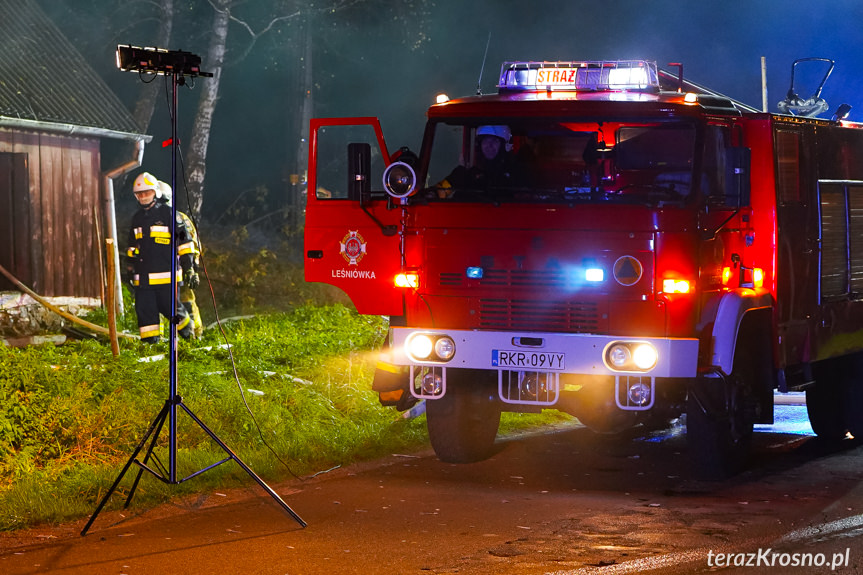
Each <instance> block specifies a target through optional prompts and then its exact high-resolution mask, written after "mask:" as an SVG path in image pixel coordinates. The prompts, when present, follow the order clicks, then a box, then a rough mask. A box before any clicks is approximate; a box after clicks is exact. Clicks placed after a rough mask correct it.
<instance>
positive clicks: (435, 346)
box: [405, 332, 455, 363]
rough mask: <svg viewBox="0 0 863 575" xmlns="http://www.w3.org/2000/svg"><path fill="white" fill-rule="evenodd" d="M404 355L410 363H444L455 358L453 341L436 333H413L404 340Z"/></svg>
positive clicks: (444, 335)
mask: <svg viewBox="0 0 863 575" xmlns="http://www.w3.org/2000/svg"><path fill="white" fill-rule="evenodd" d="M405 353H406V354H407V356H408V357H409V358H410V359H411V360H412V361H417V362H438V363H444V362H447V361H449V360H451V359H452V358H453V356H455V341H453V339H452V338H451V337H450V336H448V335H446V334H438V333H421V332H417V333H413V334H411V335H409V336H408V338H407V339H406V340H405Z"/></svg>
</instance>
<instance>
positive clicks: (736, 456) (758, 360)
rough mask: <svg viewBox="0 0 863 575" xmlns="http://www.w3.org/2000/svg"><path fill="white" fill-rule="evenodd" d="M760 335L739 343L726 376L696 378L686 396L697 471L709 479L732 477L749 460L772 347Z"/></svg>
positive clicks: (690, 443)
mask: <svg viewBox="0 0 863 575" xmlns="http://www.w3.org/2000/svg"><path fill="white" fill-rule="evenodd" d="M762 331H765V330H758V329H753V330H752V331H751V332H749V333H747V334H744V335H743V336H742V337H741V338H740V339H738V341H737V345H736V346H735V349H734V365H733V366H732V368H731V374H730V375H729V376H728V377H720V376H719V374H717V376H716V377H710V376H702V377H698V378H697V379H696V380H695V382H694V383H693V385H692V386H691V388H690V390H689V393H688V394H687V399H686V441H687V444H688V446H689V454H690V458H691V460H692V462H693V464H694V467H695V472H696V474H698V475H700V476H701V477H703V478H705V479H722V478H725V477H729V476H731V475H734V474H735V473H738V472H740V471H741V470H742V469H743V467H744V466H745V464H746V460H747V459H748V457H749V450H750V445H751V443H752V430H753V427H754V423H755V421H756V419H757V418H758V413H759V409H760V408H761V404H760V403H759V397H761V395H762V394H760V393H759V392H758V390H760V389H761V390H763V389H764V386H765V385H766V384H768V383H769V382H770V381H771V379H770V378H771V370H772V362H771V355H770V343H769V340H768V339H767V337H766V336H765V335H764V333H762Z"/></svg>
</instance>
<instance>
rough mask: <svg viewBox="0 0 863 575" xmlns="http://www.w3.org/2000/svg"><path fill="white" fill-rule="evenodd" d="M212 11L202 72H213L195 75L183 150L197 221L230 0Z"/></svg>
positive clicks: (191, 209)
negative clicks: (196, 89) (193, 109)
mask: <svg viewBox="0 0 863 575" xmlns="http://www.w3.org/2000/svg"><path fill="white" fill-rule="evenodd" d="M212 4H213V7H214V9H215V13H214V14H213V26H212V28H211V33H210V47H209V48H208V50H207V58H206V60H204V61H203V62H201V69H202V70H203V71H204V72H210V73H212V74H213V77H212V78H198V79H197V80H196V82H197V84H198V85H199V86H200V87H201V96H200V98H199V100H198V111H197V113H196V114H195V123H194V126H193V128H192V135H191V137H190V138H189V145H188V149H187V151H186V168H187V169H188V186H189V202H190V205H189V212H190V214H189V215H191V216H192V217H193V218H194V219H195V220H196V221H197V220H199V219H200V216H201V206H202V205H203V203H204V177H205V175H206V172H207V146H208V145H209V143H210V128H211V126H212V124H213V114H214V113H215V111H216V102H217V100H218V97H219V80H220V79H221V77H222V67H223V65H224V63H225V43H226V41H227V38H228V23H229V22H230V5H231V1H230V0H213V2H212Z"/></svg>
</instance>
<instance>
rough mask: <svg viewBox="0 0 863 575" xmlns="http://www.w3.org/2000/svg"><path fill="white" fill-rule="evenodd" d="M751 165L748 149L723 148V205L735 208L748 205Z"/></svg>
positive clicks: (750, 155)
mask: <svg viewBox="0 0 863 575" xmlns="http://www.w3.org/2000/svg"><path fill="white" fill-rule="evenodd" d="M751 165H752V151H751V150H750V149H749V148H725V203H726V204H727V205H729V206H737V207H743V206H748V205H749V193H750V191H751V184H750V181H749V174H750V171H751Z"/></svg>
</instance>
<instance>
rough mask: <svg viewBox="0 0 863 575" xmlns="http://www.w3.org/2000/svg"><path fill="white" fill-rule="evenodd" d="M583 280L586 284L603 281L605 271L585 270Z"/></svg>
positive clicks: (599, 269)
mask: <svg viewBox="0 0 863 575" xmlns="http://www.w3.org/2000/svg"><path fill="white" fill-rule="evenodd" d="M584 279H585V281H588V282H601V281H605V271H604V270H603V269H602V268H587V269H586V270H584Z"/></svg>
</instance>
